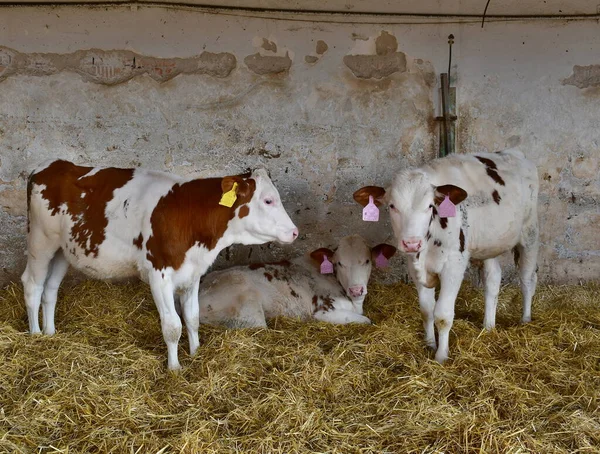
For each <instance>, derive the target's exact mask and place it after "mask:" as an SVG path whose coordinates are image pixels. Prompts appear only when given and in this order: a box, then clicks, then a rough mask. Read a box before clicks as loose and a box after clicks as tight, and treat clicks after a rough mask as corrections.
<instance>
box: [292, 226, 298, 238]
mask: <svg viewBox="0 0 600 454" xmlns="http://www.w3.org/2000/svg"><path fill="white" fill-rule="evenodd" d="M292 237H293V238H294V239H296V238H298V229H297V228H296V229H294V231H293V232H292Z"/></svg>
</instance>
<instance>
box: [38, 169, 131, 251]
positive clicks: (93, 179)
mask: <svg viewBox="0 0 600 454" xmlns="http://www.w3.org/2000/svg"><path fill="white" fill-rule="evenodd" d="M93 169H94V168H93V167H82V166H77V165H75V164H73V163H72V162H68V161H62V160H59V161H54V162H53V163H52V164H50V165H49V166H48V167H46V168H45V169H44V170H41V171H40V172H38V173H36V174H34V175H32V177H31V182H32V184H36V185H44V186H45V188H44V189H43V190H42V191H41V196H42V198H43V199H45V200H47V201H48V209H49V210H50V213H51V214H52V215H53V216H54V215H56V214H59V213H60V212H61V207H62V206H63V205H66V213H67V214H69V215H70V217H71V219H72V221H73V227H72V228H71V232H70V236H71V238H72V239H73V241H74V242H75V243H77V245H79V247H80V248H81V249H83V251H84V253H85V255H93V256H94V257H96V256H97V255H98V248H99V246H100V244H102V242H103V241H104V240H105V238H106V236H105V230H106V226H107V225H108V219H107V218H106V215H105V211H106V205H107V204H108V202H110V201H111V200H112V198H113V194H114V191H115V190H116V189H118V188H121V187H123V186H125V184H126V183H127V182H128V181H130V180H131V178H132V177H133V172H134V169H118V168H115V167H107V168H103V169H101V170H99V171H98V172H96V173H95V174H93V175H90V176H88V177H86V176H85V175H86V174H87V173H88V172H90V171H91V170H93Z"/></svg>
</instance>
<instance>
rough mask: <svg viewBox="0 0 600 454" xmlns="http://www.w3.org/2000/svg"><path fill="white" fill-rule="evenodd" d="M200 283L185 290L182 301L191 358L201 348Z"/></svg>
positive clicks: (197, 282)
mask: <svg viewBox="0 0 600 454" xmlns="http://www.w3.org/2000/svg"><path fill="white" fill-rule="evenodd" d="M199 287H200V281H199V280H198V281H196V282H195V283H194V284H193V285H192V286H191V287H189V288H188V289H186V290H185V292H184V293H183V295H181V299H180V304H181V306H180V308H181V312H182V313H183V320H184V321H185V329H186V330H187V334H188V341H189V344H190V356H194V355H195V354H196V350H198V347H199V346H200V339H199V338H198V328H199V326H200V306H199V304H198V289H199Z"/></svg>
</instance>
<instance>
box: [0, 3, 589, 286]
mask: <svg viewBox="0 0 600 454" xmlns="http://www.w3.org/2000/svg"><path fill="white" fill-rule="evenodd" d="M1 12H2V14H0V46H2V47H0V153H1V155H0V268H1V271H0V283H5V282H7V281H8V280H10V279H15V278H16V277H18V275H19V274H20V273H21V271H22V269H23V267H24V255H23V253H24V250H25V217H24V215H25V211H26V203H25V179H26V176H27V174H28V171H29V169H31V168H32V167H34V166H35V164H37V163H38V162H40V161H43V160H45V159H47V158H49V157H62V158H66V159H70V160H73V161H75V162H78V163H86V164H87V163H93V164H99V165H115V166H137V165H141V166H145V167H150V168H154V169H164V170H169V171H172V172H176V173H179V174H183V175H198V176H208V175H214V174H227V173H233V172H238V171H241V170H244V169H246V168H247V167H252V166H256V165H264V166H266V167H268V168H269V169H270V170H271V173H272V176H273V179H274V180H275V181H276V184H277V186H278V187H279V189H280V192H281V194H282V197H283V199H284V203H285V204H286V206H287V208H288V211H289V212H290V214H291V216H292V217H293V219H294V220H295V221H296V222H297V224H298V226H299V228H300V230H301V238H300V240H299V241H297V242H296V243H295V245H294V246H293V247H287V248H285V249H283V248H279V247H278V246H274V245H270V246H264V247H253V248H243V247H234V248H231V249H230V250H229V251H225V252H224V253H223V254H222V259H221V261H220V263H219V264H218V266H223V265H224V264H226V263H232V262H240V261H247V260H263V259H268V258H271V257H280V256H281V255H282V254H291V253H293V252H292V251H304V250H306V249H307V248H313V247H318V246H322V245H324V244H330V243H332V242H333V240H334V239H335V238H338V237H340V236H343V235H345V234H348V233H352V232H358V233H362V234H364V235H365V236H366V237H368V238H370V239H371V240H373V241H381V240H387V241H392V237H391V230H390V228H389V223H388V222H387V215H386V216H384V220H385V222H382V223H380V226H379V227H376V226H375V225H373V224H370V223H369V224H365V223H363V222H362V221H361V220H360V216H359V211H360V210H359V209H358V206H357V205H356V204H355V203H354V202H353V201H352V198H351V194H352V192H353V191H354V190H355V189H356V188H357V187H359V186H360V185H362V184H365V183H379V184H383V183H387V182H388V181H389V180H390V179H391V177H392V175H393V173H394V171H395V170H397V169H400V168H403V167H406V166H409V165H415V164H419V163H422V162H424V161H426V160H429V159H431V158H433V157H434V156H435V155H436V152H437V140H438V139H437V129H436V128H437V126H436V124H435V122H434V121H433V120H432V118H433V117H434V116H435V115H437V114H438V112H439V109H438V107H437V105H438V95H437V93H438V87H437V85H436V84H437V74H438V73H439V72H442V71H445V69H446V67H447V44H446V36H447V35H448V34H449V33H453V34H454V35H455V37H456V44H455V46H454V58H453V63H454V69H453V71H454V74H455V75H456V77H454V80H453V83H456V85H457V87H458V89H457V97H458V115H459V123H458V125H457V126H458V143H457V146H458V150H459V151H460V152H466V153H471V152H476V151H484V150H485V151H495V150H497V149H500V148H504V147H506V146H509V145H515V144H518V145H519V146H520V147H521V148H522V149H523V150H524V152H525V153H526V154H527V155H528V156H529V157H530V158H531V159H532V160H534V161H535V162H537V163H538V165H539V169H540V177H541V192H542V194H541V197H540V215H541V218H542V225H543V231H542V241H543V246H542V251H541V255H540V277H541V279H543V280H546V281H549V280H554V281H558V282H567V281H568V282H576V281H579V280H580V279H581V280H591V279H596V278H597V277H598V274H599V272H600V251H599V248H600V247H599V245H598V243H599V242H598V241H597V239H596V238H597V232H598V227H597V225H598V221H600V219H599V218H600V214H599V210H598V198H599V194H600V183H599V177H598V172H597V170H598V159H599V156H598V149H599V146H600V132H599V131H600V129H599V126H600V125H599V122H600V102H599V101H600V83H599V82H598V78H599V74H600V70H599V69H598V68H599V66H598V65H599V64H600V59H599V57H598V55H600V54H599V52H598V51H599V50H600V33H599V32H600V26H599V25H598V23H597V22H595V21H592V20H589V21H580V22H564V21H563V22H559V21H544V22H532V21H529V22H524V21H522V22H488V23H486V25H485V28H484V29H481V28H480V24H479V23H477V24H475V23H473V24H461V25H459V24H435V23H429V24H403V25H400V24H396V25H373V24H371V25H369V24H362V25H356V24H339V23H329V22H327V21H318V22H305V21H294V20H268V19H264V18H248V17H243V18H242V17H236V16H235V15H220V14H208V13H205V12H199V11H193V10H180V9H164V8H155V7H139V8H135V7H134V8H130V7H116V8H115V7H111V8H79V7H54V8H52V7H31V8H17V7H14V8H2V10H1ZM575 65H578V66H577V67H575V68H574V66H575ZM594 65H595V66H594ZM396 265H397V267H396V271H397V273H398V274H400V275H403V274H404V270H403V264H402V261H401V260H396ZM508 273H509V275H510V273H511V271H510V270H509V271H508Z"/></svg>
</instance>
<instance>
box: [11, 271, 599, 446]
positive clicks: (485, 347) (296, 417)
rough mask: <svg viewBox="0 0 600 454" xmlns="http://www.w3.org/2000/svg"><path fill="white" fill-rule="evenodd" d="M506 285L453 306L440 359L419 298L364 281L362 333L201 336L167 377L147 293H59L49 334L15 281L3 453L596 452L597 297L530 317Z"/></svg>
mask: <svg viewBox="0 0 600 454" xmlns="http://www.w3.org/2000/svg"><path fill="white" fill-rule="evenodd" d="M519 298H520V293H519V292H518V290H517V288H515V287H512V286H509V287H506V288H503V289H502V292H501V295H500V303H499V307H498V317H497V329H496V330H495V331H492V332H484V331H482V330H481V326H482V319H483V297H482V292H481V290H480V289H476V288H473V287H471V286H468V285H464V286H463V289H462V291H461V293H460V296H459V299H458V301H457V311H456V321H455V324H454V327H453V331H452V336H451V347H450V348H451V359H450V361H449V362H448V363H447V364H446V365H444V366H440V365H438V364H437V363H435V362H434V361H433V360H432V358H433V354H432V353H431V352H430V351H428V350H427V349H426V348H424V347H423V343H422V327H421V319H420V313H419V309H418V303H417V300H416V294H415V290H414V288H413V287H412V286H410V285H404V284H396V285H391V286H384V285H374V286H371V287H370V293H369V296H368V300H367V303H366V313H367V315H368V316H369V317H370V318H371V319H372V320H373V321H374V323H375V324H374V325H372V326H356V325H354V326H333V325H328V324H324V323H317V322H314V323H301V322H299V321H296V320H290V319H278V320H274V321H273V322H272V323H271V325H270V328H269V329H266V330H225V329H223V328H218V327H209V326H202V327H201V341H202V346H201V348H200V350H199V353H198V355H197V356H196V357H195V358H189V356H188V355H187V353H186V350H187V341H186V340H185V337H184V338H182V342H181V343H180V357H181V362H182V366H183V368H184V369H183V371H182V372H180V373H179V374H173V373H169V372H168V371H167V370H166V348H165V345H164V343H163V341H162V337H161V333H160V326H159V321H158V315H157V312H156V310H155V308H154V305H153V303H152V300H151V297H150V293H149V290H148V288H147V286H145V285H143V284H124V285H116V284H107V283H102V282H84V283H82V284H79V285H76V286H74V287H71V288H67V289H65V290H63V291H61V293H60V295H59V304H58V309H57V334H56V335H55V336H53V337H48V336H34V337H32V336H30V335H28V334H26V329H27V319H26V315H25V309H24V303H23V294H22V290H21V287H20V286H19V285H16V284H15V285H11V286H9V287H8V288H6V289H4V290H2V291H0V357H1V360H0V361H1V363H0V364H1V369H0V451H1V452H11V453H12V452H16V453H19V452H23V453H29V452H48V453H49V452H65V453H66V452H68V453H95V452H114V453H156V452H161V453H167V452H185V453H232V452H248V453H294V452H299V453H302V452H323V453H371V452H372V453H383V452H389V453H404V452H415V453H417V452H418V453H423V452H445V453H462V452H465V453H466V452H473V453H474V452H493V453H517V452H519V453H521V452H535V453H555V452H556V453H567V452H600V410H599V403H600V286H598V285H597V284H592V285H586V286H568V287H567V286H565V287H559V286H552V287H547V286H546V287H543V286H541V287H540V288H539V290H538V293H537V295H536V298H535V300H534V311H533V315H534V321H533V322H532V323H531V324H529V325H526V326H521V325H520V324H519V322H518V321H519V314H520V299H519Z"/></svg>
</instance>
